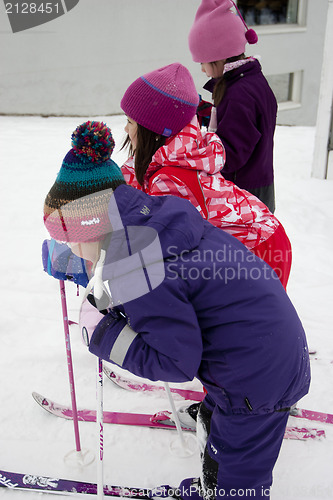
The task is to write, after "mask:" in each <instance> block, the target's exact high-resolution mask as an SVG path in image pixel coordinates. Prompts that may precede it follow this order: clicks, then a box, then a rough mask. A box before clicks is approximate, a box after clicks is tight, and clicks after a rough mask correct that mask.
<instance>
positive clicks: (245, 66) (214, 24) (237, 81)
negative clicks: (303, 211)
mask: <svg viewBox="0 0 333 500" xmlns="http://www.w3.org/2000/svg"><path fill="white" fill-rule="evenodd" d="M233 5H234V2H232V1H231V0H202V2H201V4H200V6H199V8H198V10H197V13H196V17H195V20H194V23H193V26H192V28H191V30H190V33H189V48H190V51H191V53H192V58H193V60H194V61H195V62H198V63H201V69H202V71H203V72H204V73H206V75H207V76H208V77H210V78H211V79H210V80H209V81H208V82H207V83H206V85H205V86H204V89H205V90H207V91H208V92H211V93H212V98H213V103H214V106H215V107H216V121H217V123H216V125H215V126H214V129H216V134H217V135H218V136H219V137H220V139H221V140H222V142H223V145H224V147H225V150H226V163H225V166H224V168H223V170H222V171H221V172H222V175H223V177H224V178H225V179H227V180H229V181H232V182H233V183H234V184H236V185H237V186H239V187H240V188H242V189H245V190H247V191H249V192H250V193H252V194H254V195H255V196H256V197H257V198H259V199H260V200H261V201H262V202H263V203H265V205H267V207H268V208H269V210H270V211H271V212H272V213H274V210H275V194H274V172H273V147H274V131H275V126H276V115H277V102H276V98H275V96H274V93H273V92H272V89H271V88H270V86H269V84H268V82H267V80H266V78H265V77H264V75H263V73H262V71H261V65H260V63H259V61H258V60H257V59H255V58H253V57H245V55H244V51H245V46H246V43H247V42H249V43H255V42H256V41H257V39H258V37H257V35H256V33H255V32H254V31H253V30H252V29H251V30H247V31H245V26H246V25H245V26H244V24H245V22H244V20H243V19H242V17H241V15H240V13H239V15H236V14H235V13H234V12H232V11H231V10H230V9H231V7H233ZM246 28H247V27H246ZM207 104H208V103H206V102H205V101H202V102H201V104H200V105H199V108H198V109H199V114H200V113H202V112H203V114H204V115H205V114H207V110H205V111H202V108H204V107H205V106H207ZM207 109H208V115H209V114H210V107H208V108H207Z"/></svg>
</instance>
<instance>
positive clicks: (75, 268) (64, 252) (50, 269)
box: [42, 239, 89, 287]
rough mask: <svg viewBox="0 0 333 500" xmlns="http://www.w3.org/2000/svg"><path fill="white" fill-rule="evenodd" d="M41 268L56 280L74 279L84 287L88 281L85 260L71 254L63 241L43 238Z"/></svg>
mask: <svg viewBox="0 0 333 500" xmlns="http://www.w3.org/2000/svg"><path fill="white" fill-rule="evenodd" d="M42 261H43V268H44V271H45V272H46V273H48V274H49V275H50V276H53V277H54V278H56V279H58V280H63V281H65V280H70V281H74V283H76V284H77V285H81V286H83V287H86V286H87V285H88V282H89V278H88V272H87V262H86V261H85V260H84V259H81V258H80V257H77V256H76V255H74V254H73V252H72V251H71V249H70V248H69V247H68V246H67V245H66V244H65V243H58V242H57V241H55V240H53V239H51V240H44V241H43V245H42Z"/></svg>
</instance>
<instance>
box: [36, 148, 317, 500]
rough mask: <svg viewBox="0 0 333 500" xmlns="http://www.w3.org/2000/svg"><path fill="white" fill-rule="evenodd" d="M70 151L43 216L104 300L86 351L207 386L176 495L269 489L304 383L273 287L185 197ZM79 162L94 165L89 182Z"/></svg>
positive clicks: (290, 323)
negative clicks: (194, 445) (197, 471)
mask: <svg viewBox="0 0 333 500" xmlns="http://www.w3.org/2000/svg"><path fill="white" fill-rule="evenodd" d="M85 147H86V146H85ZM95 153H96V147H95V149H94V155H95ZM77 154H78V156H77V160H75V154H74V153H71V156H72V157H73V158H74V160H75V161H77V163H78V165H77V166H78V167H79V168H78V171H77V172H76V174H75V176H74V175H73V182H72V184H73V186H74V184H75V183H76V184H75V189H74V188H73V189H72V187H73V186H71V182H70V180H69V182H68V183H67V184H66V186H65V187H64V185H62V184H61V183H60V182H58V181H56V182H55V184H54V186H53V187H52V188H51V190H50V192H49V194H48V195H47V197H46V200H45V206H44V222H45V225H46V227H47V229H48V231H49V232H50V235H51V237H52V238H54V239H56V240H60V241H65V242H68V243H69V244H70V247H71V249H72V251H73V252H74V253H75V254H77V255H79V256H80V257H82V258H87V259H89V260H90V261H92V262H93V265H94V273H95V276H94V278H93V280H94V289H93V293H94V294H95V299H96V303H97V304H98V307H99V309H106V310H107V311H104V313H106V314H101V313H99V312H98V311H97V314H98V320H96V325H94V326H93V328H92V329H91V330H90V335H89V336H90V345H89V350H90V351H91V352H92V353H93V354H95V355H96V356H99V357H101V358H103V359H105V360H107V361H109V362H110V361H111V362H113V363H115V364H117V365H118V366H121V367H122V368H125V369H127V370H129V371H130V372H132V373H134V374H136V375H138V376H140V377H146V378H149V379H150V380H164V381H168V382H185V381H190V380H192V379H193V378H194V377H197V378H198V379H199V380H200V381H201V382H202V384H203V385H204V387H205V388H206V390H207V396H206V398H205V400H204V401H203V403H202V404H201V407H200V410H199V414H198V429H197V433H198V438H199V442H200V446H201V459H202V472H201V477H200V479H198V480H196V479H193V478H190V479H185V480H184V481H183V482H182V483H181V485H180V487H179V488H178V489H177V493H179V494H180V496H181V497H182V498H184V499H185V498H188V495H190V498H192V499H200V498H202V497H205V498H206V499H209V500H214V499H215V498H222V497H223V498H225V497H226V496H229V497H230V496H232V497H233V498H244V496H245V493H244V492H245V491H248V493H247V494H248V495H250V493H251V496H256V497H257V498H258V497H263V498H268V497H269V489H270V486H271V484H272V471H273V467H274V464H275V462H276V460H277V457H278V454H279V451H280V447H281V444H282V440H283V436H284V431H285V427H286V424H287V419H288V415H289V409H290V407H291V405H293V404H294V403H296V402H297V401H298V400H299V399H300V398H302V397H303V396H304V395H305V394H306V393H307V392H308V389H309V384H310V368H309V357H308V349H307V343H306V338H305V334H304V330H303V327H302V324H301V322H300V320H299V318H298V315H297V313H296V311H295V309H294V307H293V305H292V303H291V301H290V299H289V298H288V296H287V294H286V292H285V290H284V288H283V286H282V285H281V283H280V281H279V280H278V278H277V276H276V275H275V273H274V271H272V269H271V268H270V267H269V266H268V265H267V264H266V263H265V262H264V261H262V260H261V259H259V258H257V257H256V256H255V255H253V253H251V252H250V251H249V250H247V249H246V247H245V246H244V245H243V244H242V243H240V242H239V241H237V239H236V238H234V237H233V236H231V235H229V234H228V233H226V232H224V231H221V230H220V229H219V228H216V227H214V226H213V225H211V224H210V223H209V222H207V221H205V220H204V219H203V218H202V217H201V215H200V214H199V213H198V211H197V210H196V209H195V208H194V207H193V206H192V204H191V203H190V202H188V201H187V200H183V199H180V198H177V197H174V196H162V197H159V196H149V195H147V194H145V193H143V192H141V191H139V190H136V189H134V188H132V187H131V186H127V185H125V184H124V183H123V182H122V181H121V178H120V177H119V174H117V176H116V177H115V176H112V175H111V174H110V178H109V179H108V178H107V177H106V178H105V179H104V181H103V183H100V182H98V177H99V173H98V171H99V169H100V168H101V167H103V164H104V163H105V161H108V160H105V158H102V159H101V158H99V159H98V160H97V162H93V161H90V163H89V162H87V161H83V160H82V159H81V157H80V155H81V154H82V153H77ZM66 158H67V164H68V158H69V154H68V155H67V157H66ZM73 158H72V160H73ZM74 160H73V164H74V163H75V161H74ZM73 164H72V165H71V168H72V169H73ZM74 166H75V165H74ZM85 168H90V169H92V170H95V171H96V172H95V175H91V176H90V177H89V183H88V182H86V181H85V179H86V175H85V172H84V169H85ZM102 170H103V169H102ZM80 172H81V174H80ZM106 172H107V170H106V169H104V175H105V173H106ZM59 175H60V176H61V171H60V174H59ZM80 175H82V178H81V179H80ZM58 179H59V177H58ZM66 190H67V191H66ZM65 191H66V192H65ZM80 192H81V194H82V195H83V196H82V197H80ZM64 200H66V201H65V202H64ZM89 288H90V287H89V286H88V290H89ZM167 494H169V495H172V494H173V492H172V489H170V491H169V492H167Z"/></svg>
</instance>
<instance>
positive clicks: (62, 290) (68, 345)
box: [60, 280, 81, 452]
mask: <svg viewBox="0 0 333 500" xmlns="http://www.w3.org/2000/svg"><path fill="white" fill-rule="evenodd" d="M60 296H61V307H62V317H63V321H64V331H65V341H66V354H67V367H68V376H69V387H70V391H71V399H72V411H73V423H74V433H75V443H76V451H78V452H81V443H80V434H79V421H78V413H77V406H76V397H75V385H74V372H73V362H72V351H71V341H70V337H69V326H68V325H69V321H68V313H67V302H66V291H65V282H64V281H63V280H60Z"/></svg>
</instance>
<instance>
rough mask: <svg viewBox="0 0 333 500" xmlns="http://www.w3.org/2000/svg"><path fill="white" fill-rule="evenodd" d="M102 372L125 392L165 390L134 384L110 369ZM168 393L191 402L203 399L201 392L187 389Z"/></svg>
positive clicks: (105, 368)
mask: <svg viewBox="0 0 333 500" xmlns="http://www.w3.org/2000/svg"><path fill="white" fill-rule="evenodd" d="M103 371H104V373H105V375H106V376H107V377H108V378H109V379H110V380H111V381H112V382H114V383H115V384H116V385H118V386H119V387H121V388H122V389H126V390H127V391H133V392H135V391H142V392H150V393H154V394H156V393H165V388H164V387H163V386H160V385H153V384H146V383H144V382H136V381H133V380H129V379H126V378H124V377H122V376H121V375H117V374H116V373H115V372H114V371H112V369H110V368H108V367H107V366H104V368H103ZM170 391H171V392H172V394H173V395H174V396H176V398H177V396H178V399H186V400H187V399H188V400H191V401H202V400H203V398H204V393H203V392H202V391H191V390H188V389H178V388H177V387H170Z"/></svg>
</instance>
